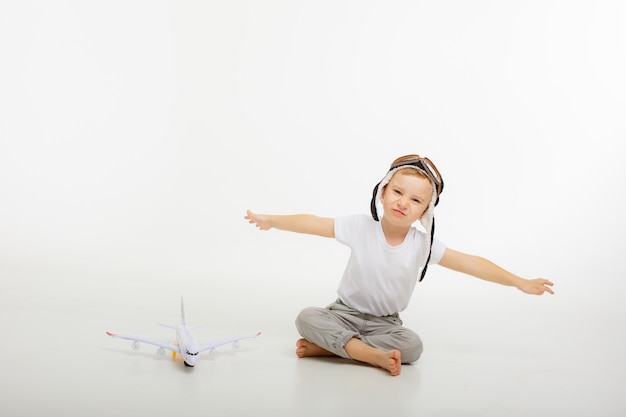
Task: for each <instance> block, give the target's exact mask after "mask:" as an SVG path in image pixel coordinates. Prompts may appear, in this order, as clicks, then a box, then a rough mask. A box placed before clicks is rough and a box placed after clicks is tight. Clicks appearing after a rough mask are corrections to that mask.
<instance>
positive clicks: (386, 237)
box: [244, 155, 553, 376]
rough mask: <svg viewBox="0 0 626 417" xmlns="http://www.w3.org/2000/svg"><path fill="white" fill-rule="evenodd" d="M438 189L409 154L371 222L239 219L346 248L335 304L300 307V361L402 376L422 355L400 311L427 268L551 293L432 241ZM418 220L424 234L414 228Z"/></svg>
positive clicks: (437, 178) (431, 174) (432, 175)
mask: <svg viewBox="0 0 626 417" xmlns="http://www.w3.org/2000/svg"><path fill="white" fill-rule="evenodd" d="M443 185H444V184H443V179H442V178H441V175H440V174H439V171H438V170H437V168H436V167H435V165H434V164H433V163H432V162H431V161H430V160H429V159H428V158H422V157H420V156H419V155H406V156H403V157H400V158H397V159H396V160H395V161H393V163H392V164H391V167H390V169H389V171H388V172H387V175H386V176H385V177H384V178H383V179H382V180H381V181H380V182H379V183H378V184H377V185H376V187H374V191H373V195H372V202H371V214H372V217H369V216H365V215H353V216H344V217H338V218H326V217H318V216H314V215H310V214H296V215H266V214H256V213H253V212H251V211H250V210H248V211H247V214H246V216H245V217H244V218H245V219H247V220H248V221H249V223H251V224H254V225H256V226H257V227H258V228H259V229H261V230H269V229H271V228H275V229H280V230H287V231H291V232H297V233H307V234H312V235H318V236H323V237H329V238H336V239H337V241H339V242H340V243H343V244H345V245H347V246H348V247H350V249H351V254H350V259H349V260H348V264H347V265H346V269H345V271H344V274H343V277H342V279H341V281H340V283H339V287H338V290H337V294H338V296H339V297H338V298H337V300H336V301H335V302H333V303H331V304H330V305H329V306H327V307H326V308H318V307H308V308H305V309H304V310H302V311H301V312H300V314H299V315H298V318H297V319H296V327H297V329H298V332H299V333H300V335H301V336H302V338H301V339H299V340H298V341H297V342H296V355H297V356H298V357H299V358H303V357H307V356H340V357H343V358H351V359H354V360H357V361H361V362H366V363H369V364H370V365H373V366H377V367H380V368H383V369H386V370H387V371H389V373H390V374H391V375H393V376H395V375H399V374H400V369H401V364H402V363H410V362H414V361H416V360H417V359H419V357H420V355H421V353H422V341H421V340H420V338H419V336H418V335H417V334H416V333H415V332H413V331H412V330H410V329H408V328H406V327H403V326H402V321H401V320H400V317H399V313H400V312H401V311H403V310H404V309H406V307H407V306H408V303H409V299H410V297H411V294H412V292H413V289H414V288H415V285H416V283H417V281H418V277H419V280H420V281H421V280H422V279H423V278H424V274H425V273H426V268H427V266H428V264H430V263H437V264H439V265H441V266H444V267H446V268H449V269H452V270H455V271H458V272H462V273H465V274H469V275H472V276H475V277H477V278H481V279H484V280H487V281H491V282H495V283H498V284H502V285H508V286H514V287H517V288H518V289H519V290H521V291H523V292H525V293H527V294H535V295H541V294H543V293H545V292H548V293H550V294H553V291H552V289H551V288H550V287H551V286H552V285H553V284H552V282H550V281H548V280H546V279H541V278H537V279H530V280H529V279H524V278H521V277H518V276H516V275H514V274H512V273H510V272H508V271H506V270H504V269H502V268H500V267H499V266H497V265H495V264H494V263H492V262H491V261H489V260H487V259H484V258H481V257H478V256H473V255H468V254H465V253H462V252H458V251H455V250H452V249H450V248H447V247H446V246H445V245H444V244H443V243H442V242H440V241H439V240H437V239H434V230H435V227H434V226H435V223H434V208H435V206H436V205H437V203H438V202H439V195H440V194H441V192H442V191H443ZM381 208H382V217H380V216H379V213H380V209H381ZM379 217H380V218H379ZM418 220H419V221H420V222H421V224H422V225H423V226H424V230H425V232H422V231H420V230H418V229H417V228H415V227H413V226H412V225H413V223H414V222H416V221H418Z"/></svg>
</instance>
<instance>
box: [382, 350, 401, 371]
mask: <svg viewBox="0 0 626 417" xmlns="http://www.w3.org/2000/svg"><path fill="white" fill-rule="evenodd" d="M379 365H380V367H381V368H384V369H386V370H388V371H389V373H390V374H391V376H397V375H400V369H401V367H402V360H401V358H400V351H399V350H389V351H387V352H385V353H384V355H383V356H382V360H381V361H380V363H379Z"/></svg>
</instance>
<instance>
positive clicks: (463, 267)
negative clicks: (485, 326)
mask: <svg viewBox="0 0 626 417" xmlns="http://www.w3.org/2000/svg"><path fill="white" fill-rule="evenodd" d="M439 265H441V266H443V267H446V268H449V269H452V270H454V271H458V272H463V273H465V274H469V275H472V276H474V277H477V278H480V279H484V280H485V281H490V282H495V283H497V284H502V285H509V286H513V287H516V288H517V289H519V290H520V291H523V292H525V293H526V294H534V295H541V294H543V293H544V292H548V293H550V294H554V291H552V289H551V288H550V287H551V286H552V285H554V284H552V282H550V281H548V280H547V279H543V278H536V279H525V278H521V277H518V276H517V275H514V274H512V273H510V272H509V271H507V270H505V269H503V268H501V267H499V266H498V265H496V264H494V263H493V262H491V261H489V260H488V259H485V258H481V257H479V256H474V255H468V254H466V253H462V252H458V251H455V250H452V249H450V248H446V251H445V252H444V254H443V257H442V258H441V260H440V261H439Z"/></svg>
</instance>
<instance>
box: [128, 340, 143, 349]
mask: <svg viewBox="0 0 626 417" xmlns="http://www.w3.org/2000/svg"><path fill="white" fill-rule="evenodd" d="M130 347H131V348H132V349H133V350H134V351H135V352H136V351H138V350H139V348H140V347H141V345H140V344H139V342H138V341H136V340H134V341H133V343H132V345H130Z"/></svg>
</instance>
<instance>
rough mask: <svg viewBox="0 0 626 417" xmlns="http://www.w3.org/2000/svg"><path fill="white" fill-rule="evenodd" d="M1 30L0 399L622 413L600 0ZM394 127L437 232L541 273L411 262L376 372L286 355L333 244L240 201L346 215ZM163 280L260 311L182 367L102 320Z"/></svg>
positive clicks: (158, 7) (166, 14)
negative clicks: (209, 355) (409, 346)
mask: <svg viewBox="0 0 626 417" xmlns="http://www.w3.org/2000/svg"><path fill="white" fill-rule="evenodd" d="M0 56H1V57H2V64H1V65H0V314H1V315H0V329H1V331H2V334H3V337H2V340H3V343H2V345H1V347H0V353H2V358H3V360H4V363H5V365H4V366H3V369H2V372H1V373H0V390H1V392H2V393H3V394H2V397H3V400H2V404H1V405H0V410H1V411H3V414H6V415H11V416H31V415H32V416H34V415H42V414H45V415H64V416H65V415H70V414H71V415H78V414H89V415H152V416H160V415H172V414H173V413H177V414H178V415H181V414H182V415H195V414H200V413H203V414H205V413H211V412H213V413H215V415H296V413H299V415H305V416H308V415H320V414H322V413H325V414H327V415H329V414H330V415H334V414H333V412H336V413H337V414H339V413H340V410H345V412H354V411H355V410H356V411H358V410H359V407H363V410H364V411H363V410H361V414H362V415H369V414H368V412H369V413H372V414H373V413H374V412H376V411H379V410H387V409H390V410H391V411H393V412H395V413H396V415H415V413H419V412H421V413H423V414H422V415H430V416H455V417H456V416H461V415H463V416H502V415H507V416H527V415H533V416H538V415H555V414H554V413H556V412H562V413H564V414H567V415H570V416H575V415H576V416H578V415H580V416H588V415H590V414H591V413H599V414H602V415H603V416H618V415H619V416H621V415H624V413H625V412H626V401H625V400H624V397H623V392H624V389H625V388H626V379H625V378H624V375H625V371H626V361H625V360H624V355H623V343H624V342H623V334H624V328H625V324H626V307H624V304H623V298H624V292H625V291H626V284H625V279H626V271H625V268H624V266H623V261H622V259H621V257H622V256H623V255H622V251H623V247H624V246H623V234H624V232H625V231H626V230H625V221H624V218H623V212H624V209H625V208H626V207H625V203H624V199H623V193H624V192H623V182H624V179H625V178H626V168H624V165H623V157H622V150H621V149H619V148H620V147H621V146H620V144H621V143H623V140H624V139H625V136H626V122H625V118H624V115H626V77H624V74H626V5H625V4H624V3H623V2H621V1H618V0H614V1H611V0H605V1H603V0H593V1H591V0H589V1H576V0H574V1H556V0H548V1H524V2H522V1H519V2H518V1H500V2H491V1H472V2H468V1H458V0H456V1H437V2H424V1H387V2H383V1H369V0H362V1H348V0H335V1H277V0H270V1H253V0H248V1H238V0H235V1H219V2H218V1H180V2H168V1H107V2H84V1H20V2H9V1H3V2H2V3H0ZM407 153H419V154H421V155H425V156H428V157H430V159H432V160H433V161H434V162H435V163H436V164H437V166H438V167H439V169H440V171H441V172H442V175H443V177H444V180H445V183H446V186H445V190H444V193H443V194H442V197H441V202H440V204H439V206H438V207H437V214H436V219H437V237H438V238H439V239H441V240H442V241H444V242H445V243H446V244H448V246H450V247H452V248H454V249H457V250H461V251H465V252H469V253H474V254H478V255H481V256H485V257H487V258H489V259H491V260H493V261H495V262H496V263H498V264H500V265H502V266H504V267H506V268H507V269H509V270H511V271H513V272H515V273H517V274H519V275H521V276H524V277H529V278H534V277H537V276H542V277H546V278H549V279H551V280H553V281H554V282H555V287H554V289H555V291H556V293H557V294H556V295H554V296H549V295H546V296H542V297H531V296H526V295H523V294H522V293H520V292H519V291H517V290H514V289H511V288H505V287H499V286H496V285H493V284H488V283H483V282H480V281H478V280H475V279H472V278H469V277H465V276H461V275H459V274H455V273H452V272H449V271H446V270H444V269H443V268H440V267H432V268H431V269H429V274H428V276H427V278H426V280H425V281H424V282H423V283H422V284H420V285H419V286H418V287H417V290H416V293H415V295H414V297H413V302H412V304H411V306H410V307H409V309H408V310H407V311H405V312H404V314H403V318H404V321H405V324H406V325H408V326H409V327H411V328H414V329H415V330H416V331H417V332H418V333H420V335H422V338H423V339H424V342H425V346H426V351H425V354H424V356H423V358H422V359H421V360H420V361H419V362H418V363H417V364H415V365H412V366H405V367H404V369H403V374H402V375H401V376H400V377H398V378H390V377H387V375H385V374H384V373H383V372H382V371H379V370H375V369H373V368H369V367H360V366H358V365H352V366H337V364H336V363H335V362H337V361H324V360H319V361H318V360H307V359H305V360H297V359H296V358H295V355H294V354H293V343H294V342H295V340H296V339H297V337H298V335H297V333H296V331H295V327H294V325H293V320H294V318H295V316H296V315H297V313H298V311H299V310H300V309H301V308H302V307H304V306H307V305H320V306H322V305H325V304H327V303H328V302H330V301H331V300H332V299H333V297H334V294H335V288H336V285H337V283H338V281H339V278H340V276H341V272H342V268H343V266H344V263H345V261H346V259H347V256H348V251H347V249H346V248H345V247H343V246H341V245H339V244H338V243H336V242H334V241H331V240H325V239H322V238H317V237H311V236H300V235H293V234H288V233H285V232H280V231H269V232H260V231H257V230H256V229H255V228H253V227H252V226H250V225H249V224H247V223H246V221H244V219H243V216H244V214H245V211H246V209H248V208H250V209H252V210H254V211H258V212H268V213H299V212H309V213H314V214H318V215H322V216H338V215H344V214H353V213H367V212H368V210H369V200H370V195H371V190H372V188H373V186H374V185H375V184H376V183H377V182H378V181H379V180H380V179H381V178H382V177H383V176H384V174H385V172H386V170H387V167H388V165H389V163H390V162H391V161H392V160H393V159H394V158H396V157H397V156H400V155H403V154H407ZM181 296H184V297H185V302H186V306H187V315H188V319H189V320H190V321H196V322H202V323H208V324H210V327H209V328H208V329H205V330H198V337H199V338H201V339H203V338H212V337H221V336H228V335H231V334H238V333H241V332H243V333H246V332H256V331H257V330H261V331H262V332H263V335H262V337H261V338H259V339H256V340H252V341H248V342H244V343H242V350H241V351H240V352H238V353H237V354H236V355H233V354H230V353H225V354H224V355H223V356H221V357H218V358H216V359H215V360H208V359H207V360H206V361H204V360H203V361H201V362H200V364H199V365H198V366H197V367H196V368H195V369H194V370H193V371H192V372H185V371H184V370H183V368H182V367H181V365H180V363H178V362H176V361H174V362H172V361H167V360H165V361H164V360H160V361H159V360H157V359H155V357H154V356H153V355H152V353H153V352H152V349H151V348H150V349H145V350H143V351H141V352H139V353H135V352H131V351H130V349H129V347H128V345H127V344H126V343H124V342H121V341H118V340H113V339H110V338H107V337H106V335H105V330H111V331H116V332H121V333H137V334H142V335H146V336H158V337H170V336H171V334H170V331H169V330H167V329H163V328H159V327H156V326H154V323H155V322H157V321H160V322H164V321H165V322H176V321H177V320H178V318H179V300H180V297H181ZM148 351H150V352H149V353H148ZM226 352H228V350H226ZM338 362H340V363H344V362H343V361H338ZM316 381H319V383H318V382H316ZM368 381H370V382H371V383H370V382H368ZM389 396H391V397H392V398H391V399H390V398H389ZM355 407H356V408H355ZM381 412H382V411H381ZM73 413H75V414H73ZM281 413H282V414H281Z"/></svg>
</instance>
